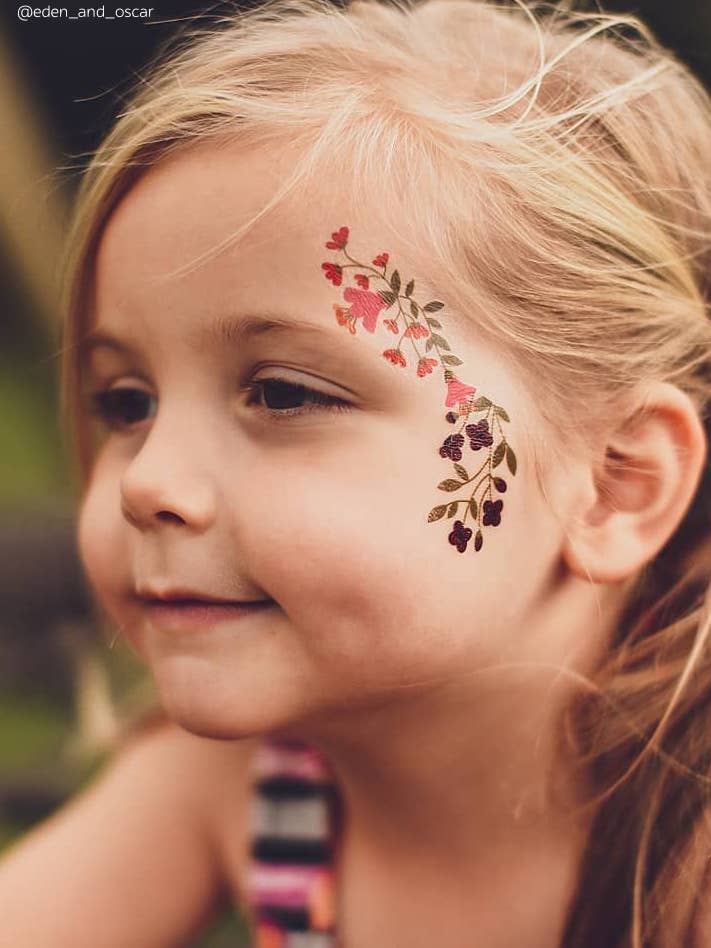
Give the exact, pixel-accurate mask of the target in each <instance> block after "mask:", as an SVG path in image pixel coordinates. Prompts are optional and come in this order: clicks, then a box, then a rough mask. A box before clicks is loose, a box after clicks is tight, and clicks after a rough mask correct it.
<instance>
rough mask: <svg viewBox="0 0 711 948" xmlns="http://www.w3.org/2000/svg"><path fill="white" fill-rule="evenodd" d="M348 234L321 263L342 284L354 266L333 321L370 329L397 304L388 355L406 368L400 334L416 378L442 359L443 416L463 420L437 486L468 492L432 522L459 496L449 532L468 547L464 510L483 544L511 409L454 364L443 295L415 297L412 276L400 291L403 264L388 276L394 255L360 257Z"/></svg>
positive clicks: (509, 457) (500, 488)
mask: <svg viewBox="0 0 711 948" xmlns="http://www.w3.org/2000/svg"><path fill="white" fill-rule="evenodd" d="M348 235H349V229H348V227H339V229H338V230H337V231H335V232H334V233H332V234H331V240H329V241H327V243H326V245H325V246H326V247H327V248H328V249H329V250H338V251H340V252H341V253H342V254H343V258H344V260H345V261H348V262H340V261H339V262H336V263H333V262H326V263H322V264H321V269H322V270H323V271H324V276H325V277H326V279H327V280H329V281H330V282H331V283H333V285H334V286H340V285H341V284H342V282H343V274H344V271H345V270H348V269H353V270H355V271H357V272H355V273H354V274H353V279H354V282H355V284H356V285H355V286H347V287H345V289H344V290H343V299H344V301H345V303H346V304H348V305H346V306H344V305H343V304H341V303H334V304H333V309H334V312H335V314H336V321H337V322H338V325H339V326H343V327H344V328H345V329H347V330H348V331H349V332H351V333H353V334H355V332H356V323H357V321H358V320H359V319H362V321H363V328H364V329H365V330H366V332H370V333H373V332H375V329H376V327H377V324H378V317H379V316H380V313H381V312H382V311H383V310H386V311H387V310H389V309H391V307H393V306H397V311H394V310H393V315H392V316H391V318H389V319H384V320H383V323H384V325H385V328H386V329H387V330H388V332H391V333H394V334H395V335H398V341H397V346H396V347H395V348H394V349H385V350H384V351H383V356H384V357H385V358H386V359H387V360H388V361H389V362H391V363H392V364H393V365H394V366H400V367H401V368H406V367H407V359H406V357H405V354H404V353H403V352H402V345H403V340H404V339H407V340H408V341H409V343H410V345H411V346H412V349H413V350H414V360H415V361H416V364H417V375H418V377H419V378H424V377H425V376H426V375H429V374H431V373H432V370H433V369H434V368H435V367H436V366H437V365H439V366H441V369H442V374H443V376H444V382H445V386H446V396H445V401H444V405H445V408H449V409H456V410H455V411H452V410H450V411H448V412H447V413H446V414H445V419H446V421H447V422H449V424H451V425H457V426H458V427H457V430H456V431H455V432H454V433H453V434H450V435H447V437H446V438H445V439H444V441H443V442H442V444H441V445H440V447H439V454H440V457H443V458H449V460H450V461H452V462H453V466H454V473H455V475H456V477H449V478H446V479H445V480H443V481H440V483H439V484H438V485H437V487H438V488H439V490H442V491H446V492H447V493H454V492H455V491H459V490H466V494H467V496H465V497H460V498H457V499H454V498H453V499H451V500H450V501H449V502H448V503H446V504H438V505H437V506H436V507H433V508H432V510H430V512H429V514H428V516H427V521H428V523H432V522H434V521H435V520H441V519H442V517H444V516H445V515H446V516H447V517H448V518H452V517H454V516H455V515H456V514H457V513H458V512H459V505H460V504H462V509H463V514H461V519H460V520H459V519H458V520H455V521H454V527H453V529H452V531H451V532H450V534H449V536H448V540H449V542H450V543H451V544H452V546H454V547H456V548H457V550H458V551H459V552H460V553H464V551H465V550H466V548H467V543H468V542H469V540H470V539H471V537H472V534H474V530H473V529H472V528H471V527H467V525H466V522H467V517H468V516H471V519H472V526H473V527H475V528H476V533H475V534H474V550H475V551H476V552H478V551H479V550H480V549H481V548H482V545H483V543H484V538H483V535H482V527H498V525H499V524H500V523H501V511H502V510H503V507H504V502H503V500H501V499H500V498H498V499H496V500H494V491H496V492H497V493H499V494H503V493H505V492H506V487H507V484H506V481H505V480H504V478H503V477H501V476H500V475H495V474H494V469H495V468H497V467H498V466H499V465H500V464H501V462H502V461H503V460H504V459H506V464H507V467H508V469H509V471H510V472H511V474H512V475H514V474H515V473H516V455H515V454H514V451H513V448H512V447H511V445H510V444H509V443H508V441H507V440H506V435H505V434H504V429H503V425H502V422H508V421H510V419H509V416H508V414H507V413H506V411H505V410H504V409H503V408H502V407H501V406H500V405H495V404H494V403H493V402H492V401H491V400H490V399H488V398H485V397H484V396H483V395H480V396H479V397H478V398H474V395H475V394H476V388H475V386H473V385H468V384H467V383H466V382H463V381H461V379H459V378H457V376H456V375H455V374H454V372H453V371H452V368H451V366H458V365H462V361H461V359H458V358H457V356H456V355H453V354H452V351H451V347H450V345H449V343H448V342H447V340H446V339H445V338H444V336H443V335H442V334H441V329H442V324H441V323H440V322H439V320H437V319H435V318H434V317H433V316H432V314H433V313H436V312H438V311H439V310H441V309H442V308H443V307H444V303H440V302H439V301H438V300H433V301H432V302H429V303H425V304H424V305H422V304H420V303H418V302H417V301H416V300H415V299H414V298H413V294H414V292H415V281H414V280H410V281H409V282H408V283H407V285H406V286H405V290H404V292H402V293H401V292H400V291H401V289H402V279H401V277H400V274H399V273H398V271H397V270H392V272H391V273H390V275H389V276H388V261H389V259H390V255H389V254H388V253H379V254H378V255H377V256H376V257H374V258H373V260H372V261H371V263H370V264H366V263H361V262H360V261H358V260H355V259H354V258H353V257H351V256H350V254H349V253H348V251H347V250H346V247H347V245H348ZM371 282H373V283H375V286H376V287H377V289H371ZM406 310H407V312H406ZM401 323H402V326H401ZM417 340H424V353H427V352H430V353H431V352H434V353H435V354H436V355H437V356H438V358H437V359H435V358H432V355H429V356H427V355H425V354H424V353H422V352H421V351H420V349H419V347H418V342H417ZM420 345H421V343H420ZM477 416H478V417H477ZM465 436H466V440H467V441H468V443H469V448H470V449H471V451H472V452H473V453H474V454H475V458H474V463H476V462H477V461H479V460H480V459H481V458H482V457H483V458H484V460H483V462H482V463H481V464H480V466H479V467H478V468H477V469H476V471H474V473H473V474H470V473H469V471H468V470H467V468H466V467H465V466H464V465H463V464H460V463H459V462H460V461H461V459H462V448H463V446H464V443H465ZM494 442H496V445H495V446H494ZM482 448H484V449H486V450H485V451H484V453H483V454H478V453H477V452H480V451H481V450H482ZM471 485H473V487H472V486H471Z"/></svg>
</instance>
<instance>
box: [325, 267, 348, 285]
mask: <svg viewBox="0 0 711 948" xmlns="http://www.w3.org/2000/svg"><path fill="white" fill-rule="evenodd" d="M321 269H322V270H324V271H325V273H324V276H325V277H326V279H327V280H330V281H331V283H333V285H334V286H340V285H341V282H342V280H343V270H342V269H341V267H340V266H339V264H337V263H322V264H321Z"/></svg>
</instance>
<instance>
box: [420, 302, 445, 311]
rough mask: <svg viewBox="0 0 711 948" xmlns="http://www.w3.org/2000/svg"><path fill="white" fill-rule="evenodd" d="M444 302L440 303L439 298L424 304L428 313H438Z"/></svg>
mask: <svg viewBox="0 0 711 948" xmlns="http://www.w3.org/2000/svg"><path fill="white" fill-rule="evenodd" d="M443 306H444V303H440V302H439V301H438V300H433V301H432V302H431V303H427V304H426V305H425V306H424V310H425V312H426V313H436V312H437V310H438V309H442V307H443Z"/></svg>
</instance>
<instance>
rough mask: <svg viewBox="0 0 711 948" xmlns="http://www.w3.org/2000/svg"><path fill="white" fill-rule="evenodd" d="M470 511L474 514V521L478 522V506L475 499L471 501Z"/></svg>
mask: <svg viewBox="0 0 711 948" xmlns="http://www.w3.org/2000/svg"><path fill="white" fill-rule="evenodd" d="M469 509H470V510H471V512H472V517H474V519H475V520H476V514H477V506H476V501H475V500H474V498H473V497H472V498H471V499H470V500H469Z"/></svg>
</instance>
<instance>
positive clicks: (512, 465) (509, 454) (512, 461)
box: [506, 445, 516, 474]
mask: <svg viewBox="0 0 711 948" xmlns="http://www.w3.org/2000/svg"><path fill="white" fill-rule="evenodd" d="M506 463H507V464H508V466H509V470H510V471H511V473H512V474H515V473H516V455H515V454H514V453H513V448H511V447H509V445H506Z"/></svg>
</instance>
